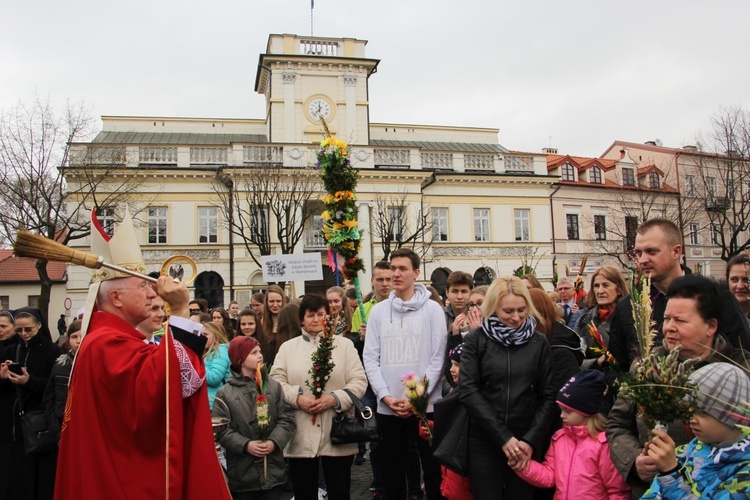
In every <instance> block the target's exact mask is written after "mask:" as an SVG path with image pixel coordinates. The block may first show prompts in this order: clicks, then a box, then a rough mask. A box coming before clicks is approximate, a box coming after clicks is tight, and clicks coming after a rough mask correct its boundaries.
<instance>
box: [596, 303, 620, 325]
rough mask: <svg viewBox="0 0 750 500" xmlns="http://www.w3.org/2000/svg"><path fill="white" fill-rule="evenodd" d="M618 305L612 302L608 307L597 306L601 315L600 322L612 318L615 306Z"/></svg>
mask: <svg viewBox="0 0 750 500" xmlns="http://www.w3.org/2000/svg"><path fill="white" fill-rule="evenodd" d="M616 305H617V302H612V303H611V304H610V305H608V306H597V309H598V314H599V321H602V322H604V321H606V320H607V319H609V317H610V316H612V313H613V312H615V306H616Z"/></svg>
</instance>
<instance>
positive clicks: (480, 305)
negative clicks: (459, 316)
mask: <svg viewBox="0 0 750 500" xmlns="http://www.w3.org/2000/svg"><path fill="white" fill-rule="evenodd" d="M482 304H484V301H483V300H480V301H479V302H476V303H475V302H469V309H471V308H472V307H482Z"/></svg>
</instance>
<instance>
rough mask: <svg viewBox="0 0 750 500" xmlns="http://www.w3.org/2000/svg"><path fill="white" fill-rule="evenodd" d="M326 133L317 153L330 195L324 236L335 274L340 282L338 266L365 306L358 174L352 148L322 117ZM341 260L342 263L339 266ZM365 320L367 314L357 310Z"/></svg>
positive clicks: (324, 221)
mask: <svg viewBox="0 0 750 500" xmlns="http://www.w3.org/2000/svg"><path fill="white" fill-rule="evenodd" d="M321 121H322V122H323V128H324V130H325V139H323V141H322V142H321V143H320V149H319V150H318V152H317V158H318V161H317V163H316V167H318V168H319V169H320V174H321V177H322V179H323V186H324V187H325V190H326V192H327V193H328V194H326V195H325V196H324V197H323V204H324V205H325V210H324V211H323V213H322V214H321V218H322V219H323V229H322V232H323V237H324V238H325V240H326V244H327V245H328V260H329V263H330V264H332V268H333V269H334V270H335V272H336V281H337V282H338V281H339V274H338V273H339V267H340V268H341V272H343V274H344V277H345V278H346V279H348V280H351V281H352V282H353V283H354V287H355V289H356V292H357V301H359V304H360V306H361V305H362V293H361V292H360V289H359V278H358V277H357V274H358V273H359V272H360V271H364V269H365V265H364V262H363V261H362V259H361V258H360V257H359V249H360V246H361V244H362V233H361V231H360V229H359V222H358V221H357V205H356V201H357V195H356V189H357V171H356V170H355V169H353V168H352V165H351V161H350V160H349V145H348V144H347V143H346V142H345V141H342V140H339V139H337V138H336V137H333V136H332V135H331V132H330V130H329V129H328V125H327V124H326V122H325V120H323V119H322V118H321ZM339 258H341V259H343V264H342V265H341V266H339ZM357 309H359V312H360V315H361V316H362V321H363V322H364V321H365V314H364V310H363V308H362V307H358V308H357Z"/></svg>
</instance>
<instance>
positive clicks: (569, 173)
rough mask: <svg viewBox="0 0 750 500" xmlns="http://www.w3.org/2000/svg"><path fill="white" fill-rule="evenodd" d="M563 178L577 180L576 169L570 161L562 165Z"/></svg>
mask: <svg viewBox="0 0 750 500" xmlns="http://www.w3.org/2000/svg"><path fill="white" fill-rule="evenodd" d="M562 180H564V181H572V182H575V180H576V169H575V168H574V167H573V165H571V164H570V163H566V164H565V165H563V166H562Z"/></svg>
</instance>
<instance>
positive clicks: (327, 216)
mask: <svg viewBox="0 0 750 500" xmlns="http://www.w3.org/2000/svg"><path fill="white" fill-rule="evenodd" d="M320 218H321V219H323V220H331V214H329V213H328V210H324V211H323V213H322V214H320Z"/></svg>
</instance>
